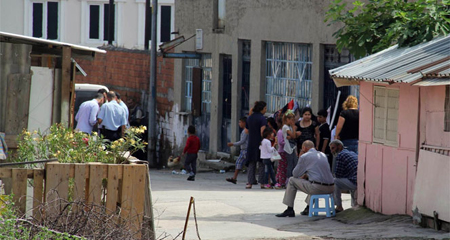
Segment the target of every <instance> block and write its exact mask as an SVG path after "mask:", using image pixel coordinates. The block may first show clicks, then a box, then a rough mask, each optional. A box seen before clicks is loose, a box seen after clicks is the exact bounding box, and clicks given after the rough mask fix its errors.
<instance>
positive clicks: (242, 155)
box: [225, 117, 248, 184]
mask: <svg viewBox="0 0 450 240" xmlns="http://www.w3.org/2000/svg"><path fill="white" fill-rule="evenodd" d="M246 122H247V118H246V117H243V118H241V119H239V127H240V128H243V130H242V132H241V138H240V140H239V142H234V143H232V142H230V143H228V144H227V145H228V147H232V146H240V147H241V152H240V153H239V157H238V159H237V160H236V170H234V176H233V177H232V178H227V179H225V180H227V181H228V182H231V183H234V184H236V181H237V176H238V174H239V171H240V170H241V169H242V165H244V162H245V160H246V159H247V142H248V130H247V129H246V128H245V124H246Z"/></svg>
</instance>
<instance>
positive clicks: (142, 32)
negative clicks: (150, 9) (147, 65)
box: [136, 0, 175, 49]
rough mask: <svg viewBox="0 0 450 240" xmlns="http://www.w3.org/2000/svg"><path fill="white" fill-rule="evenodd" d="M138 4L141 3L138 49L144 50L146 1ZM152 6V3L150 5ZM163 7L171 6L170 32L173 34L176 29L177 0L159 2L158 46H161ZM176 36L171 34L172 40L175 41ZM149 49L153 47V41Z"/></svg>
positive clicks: (159, 0) (138, 0) (140, 1)
mask: <svg viewBox="0 0 450 240" xmlns="http://www.w3.org/2000/svg"><path fill="white" fill-rule="evenodd" d="M136 3H139V8H138V9H139V10H138V12H139V14H138V15H139V16H138V18H139V21H138V32H137V38H138V41H137V44H138V46H137V47H138V48H144V46H145V0H136ZM150 5H151V3H150ZM161 6H170V7H171V8H170V11H171V13H170V32H173V31H174V29H175V0H158V16H157V17H158V22H157V24H156V39H157V40H158V42H157V43H156V45H157V46H159V45H160V44H161ZM174 38H175V37H174V34H170V40H173V39H174ZM148 45H149V49H151V46H152V40H150V41H149V44H148Z"/></svg>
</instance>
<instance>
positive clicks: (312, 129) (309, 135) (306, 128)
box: [295, 107, 320, 154]
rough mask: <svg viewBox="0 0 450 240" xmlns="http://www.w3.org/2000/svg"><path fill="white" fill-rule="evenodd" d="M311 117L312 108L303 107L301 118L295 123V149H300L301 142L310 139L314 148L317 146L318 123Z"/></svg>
mask: <svg viewBox="0 0 450 240" xmlns="http://www.w3.org/2000/svg"><path fill="white" fill-rule="evenodd" d="M311 117H312V109H311V108H309V107H305V108H303V109H302V120H301V121H299V122H297V123H296V124H295V125H296V126H297V151H301V149H302V144H303V142H304V141H306V140H310V141H312V142H313V143H314V144H315V146H316V148H318V146H319V141H320V133H319V125H318V124H317V123H316V122H315V121H313V120H312V119H311ZM299 154H300V152H299Z"/></svg>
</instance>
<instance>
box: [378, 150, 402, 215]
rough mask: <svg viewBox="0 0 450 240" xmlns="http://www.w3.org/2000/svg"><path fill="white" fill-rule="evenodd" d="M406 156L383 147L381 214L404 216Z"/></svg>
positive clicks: (398, 151)
mask: <svg viewBox="0 0 450 240" xmlns="http://www.w3.org/2000/svg"><path fill="white" fill-rule="evenodd" d="M407 155H408V152H406V151H401V150H398V149H396V148H393V147H387V146H385V147H383V180H382V188H383V190H382V193H381V195H382V213H383V214H406V198H407V197H406V195H407V190H406V189H407V160H408V157H407Z"/></svg>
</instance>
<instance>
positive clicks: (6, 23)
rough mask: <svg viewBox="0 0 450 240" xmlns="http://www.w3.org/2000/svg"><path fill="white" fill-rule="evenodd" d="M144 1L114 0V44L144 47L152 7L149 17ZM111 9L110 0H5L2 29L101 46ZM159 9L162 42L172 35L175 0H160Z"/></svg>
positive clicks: (106, 35)
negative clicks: (147, 16)
mask: <svg viewBox="0 0 450 240" xmlns="http://www.w3.org/2000/svg"><path fill="white" fill-rule="evenodd" d="M145 4H146V1H145V0H115V1H114V7H113V8H111V9H112V11H113V14H112V16H113V17H112V18H113V19H112V20H111V22H112V23H113V25H114V26H113V28H112V29H113V30H112V31H113V34H112V41H113V45H114V46H117V47H122V48H127V49H144V47H145V39H146V38H145V35H146V28H145V25H146V21H147V24H148V25H151V20H150V17H151V11H149V13H150V14H149V18H146V11H145V10H146V5H145ZM109 10H110V7H109V0H81V1H79V0H2V1H0V31H3V32H10V33H15V34H21V35H25V36H31V37H37V38H44V39H49V40H57V41H63V42H68V43H73V44H80V45H84V46H89V47H99V46H102V45H106V44H107V43H108V39H109V32H108V29H109V28H108V26H109V25H108V23H109ZM158 11H159V15H158V23H159V24H158V26H157V27H158V30H157V35H158V36H157V38H158V45H159V43H161V42H166V41H170V39H172V37H173V35H172V31H173V29H174V13H175V8H174V0H160V1H159V2H158ZM146 19H148V20H146ZM150 30H151V28H148V29H147V33H150ZM149 40H150V41H151V39H149Z"/></svg>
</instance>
